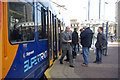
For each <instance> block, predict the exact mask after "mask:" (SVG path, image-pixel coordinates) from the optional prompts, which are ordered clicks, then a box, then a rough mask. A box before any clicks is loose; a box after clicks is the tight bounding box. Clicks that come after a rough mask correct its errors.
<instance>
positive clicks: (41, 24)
mask: <svg viewBox="0 0 120 80" xmlns="http://www.w3.org/2000/svg"><path fill="white" fill-rule="evenodd" d="M46 16H47V14H46V11H45V10H44V9H43V8H41V11H39V10H38V40H41V39H47V26H46V23H47V21H46V20H47V19H46Z"/></svg>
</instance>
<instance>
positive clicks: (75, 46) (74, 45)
mask: <svg viewBox="0 0 120 80" xmlns="http://www.w3.org/2000/svg"><path fill="white" fill-rule="evenodd" d="M73 49H74V51H75V53H76V54H78V52H79V51H78V44H73Z"/></svg>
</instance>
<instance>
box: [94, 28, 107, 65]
mask: <svg viewBox="0 0 120 80" xmlns="http://www.w3.org/2000/svg"><path fill="white" fill-rule="evenodd" d="M102 31H103V28H102V27H99V28H98V34H97V42H96V44H95V47H96V60H95V61H94V62H93V63H98V64H101V63H102V54H103V50H104V49H106V39H105V36H104V34H103V33H102Z"/></svg>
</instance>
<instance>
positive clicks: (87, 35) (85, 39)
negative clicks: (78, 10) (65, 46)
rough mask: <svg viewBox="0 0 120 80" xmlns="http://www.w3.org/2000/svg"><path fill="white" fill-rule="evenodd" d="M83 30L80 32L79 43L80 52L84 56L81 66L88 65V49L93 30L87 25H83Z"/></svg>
mask: <svg viewBox="0 0 120 80" xmlns="http://www.w3.org/2000/svg"><path fill="white" fill-rule="evenodd" d="M83 28H84V31H83V32H82V33H81V35H80V37H81V45H82V53H83V58H84V63H83V64H82V66H83V67H88V64H89V49H90V47H91V44H92V38H93V32H92V30H91V29H90V28H89V27H87V26H83Z"/></svg>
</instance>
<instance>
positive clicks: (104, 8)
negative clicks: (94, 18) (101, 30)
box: [104, 0, 108, 21]
mask: <svg viewBox="0 0 120 80" xmlns="http://www.w3.org/2000/svg"><path fill="white" fill-rule="evenodd" d="M106 4H108V3H107V2H105V0H104V21H105V8H106V7H105V5H106Z"/></svg>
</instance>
